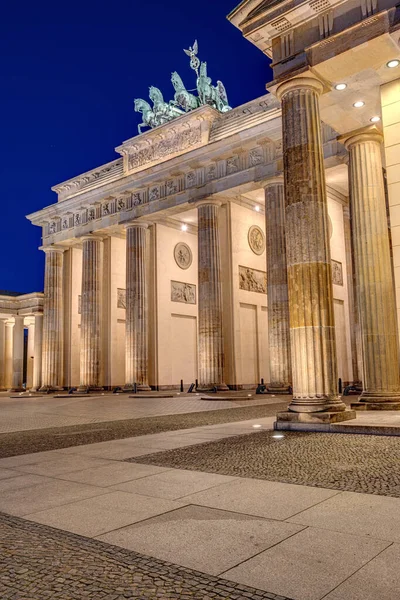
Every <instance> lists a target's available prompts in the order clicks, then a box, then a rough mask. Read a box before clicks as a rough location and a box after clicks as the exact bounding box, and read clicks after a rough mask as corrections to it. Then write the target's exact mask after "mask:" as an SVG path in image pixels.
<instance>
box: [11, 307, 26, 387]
mask: <svg viewBox="0 0 400 600" xmlns="http://www.w3.org/2000/svg"><path fill="white" fill-rule="evenodd" d="M23 377H24V317H20V316H15V317H14V329H13V376H12V388H11V389H12V391H13V392H20V391H22V390H23V389H24V388H23V387H22V384H23Z"/></svg>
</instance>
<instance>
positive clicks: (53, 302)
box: [41, 247, 65, 391]
mask: <svg viewBox="0 0 400 600" xmlns="http://www.w3.org/2000/svg"><path fill="white" fill-rule="evenodd" d="M64 250H65V249H64V248H56V247H48V248H47V247H45V248H43V251H44V252H45V254H46V266H45V278H44V307H43V346H42V366H43V373H42V387H41V389H42V390H45V391H47V390H62V389H63V385H64V368H63V367H64V364H63V358H64V357H63V354H64V353H63V343H64V314H63V269H64Z"/></svg>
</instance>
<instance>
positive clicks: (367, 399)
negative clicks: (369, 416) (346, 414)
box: [351, 391, 400, 410]
mask: <svg viewBox="0 0 400 600" xmlns="http://www.w3.org/2000/svg"><path fill="white" fill-rule="evenodd" d="M351 408H352V409H353V410H400V394H396V393H394V394H391V393H388V394H384V393H382V394H379V393H376V394H374V393H373V392H372V393H371V392H367V391H364V392H362V394H361V396H360V397H359V398H358V402H354V403H352V405H351Z"/></svg>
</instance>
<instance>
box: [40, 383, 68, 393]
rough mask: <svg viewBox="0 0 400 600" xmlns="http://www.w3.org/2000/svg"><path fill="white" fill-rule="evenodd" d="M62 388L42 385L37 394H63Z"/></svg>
mask: <svg viewBox="0 0 400 600" xmlns="http://www.w3.org/2000/svg"><path fill="white" fill-rule="evenodd" d="M63 391H64V388H63V387H59V386H51V385H42V387H41V388H40V389H39V392H44V393H45V394H51V393H52V392H63Z"/></svg>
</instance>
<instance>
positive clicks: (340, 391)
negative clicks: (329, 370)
mask: <svg viewBox="0 0 400 600" xmlns="http://www.w3.org/2000/svg"><path fill="white" fill-rule="evenodd" d="M342 391H343V383H342V378H341V377H339V394H341V393H342Z"/></svg>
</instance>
